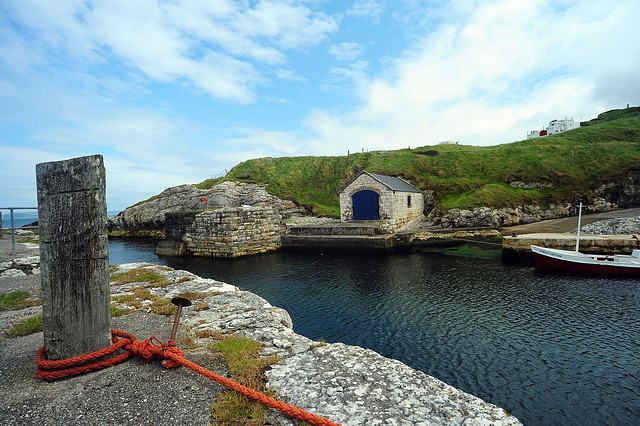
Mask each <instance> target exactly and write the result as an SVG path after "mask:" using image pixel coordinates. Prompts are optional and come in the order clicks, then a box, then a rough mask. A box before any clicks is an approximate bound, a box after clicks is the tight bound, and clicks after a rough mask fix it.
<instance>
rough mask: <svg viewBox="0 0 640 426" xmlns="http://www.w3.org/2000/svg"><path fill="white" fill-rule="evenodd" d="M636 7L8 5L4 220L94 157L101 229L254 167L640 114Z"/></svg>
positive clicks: (502, 139) (330, 2) (510, 3)
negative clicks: (627, 111) (142, 204)
mask: <svg viewBox="0 0 640 426" xmlns="http://www.w3.org/2000/svg"><path fill="white" fill-rule="evenodd" d="M639 22H640V4H639V3H638V0H612V1H602V0H579V1H572V0H559V1H547V0H446V1H445V0H432V1H421V0H351V1H348V0H307V1H305V0H299V1H292V0H264V1H250V0H188V1H178V0H136V1H131V0H97V1H92V0H88V1H81V0H61V1H50V0H3V1H2V2H0V207H35V206H36V205H37V190H36V188H37V183H36V177H35V165H36V164H38V163H43V162H49V161H59V160H64V159H69V158H74V157H80V156H85V155H94V154H101V155H103V157H104V161H105V168H106V173H107V175H106V176H107V204H108V210H109V211H118V210H122V209H124V208H126V207H127V206H130V205H133V204H135V203H137V202H138V201H141V200H144V199H147V198H149V197H151V196H153V195H156V194H159V193H160V192H161V191H163V190H164V189H166V188H169V187H172V186H177V185H181V184H186V183H199V182H202V181H203V180H205V179H208V178H211V177H219V176H223V175H224V174H225V173H226V172H227V171H229V170H230V169H231V168H232V167H233V166H235V165H236V164H238V163H240V162H242V161H245V160H248V159H252V158H260V157H284V156H287V157H289V156H303V155H323V156H324V155H347V153H348V152H351V153H353V152H361V151H373V150H392V149H401V148H408V147H410V148H417V147H422V146H430V145H436V144H438V143H440V142H443V141H458V142H459V143H460V144H466V145H474V146H488V145H498V144H502V143H510V142H515V141H519V140H523V139H526V135H527V132H529V131H531V130H536V129H541V128H543V127H545V126H547V125H548V123H549V121H551V120H554V119H563V118H567V117H568V118H574V120H576V121H578V120H582V121H584V120H589V119H592V118H595V117H596V116H597V115H598V114H599V113H601V112H603V111H607V110H610V109H617V108H624V107H626V106H627V104H630V105H631V106H637V105H640V43H639V42H638V40H640V25H639Z"/></svg>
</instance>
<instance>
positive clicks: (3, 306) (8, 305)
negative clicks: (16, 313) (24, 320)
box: [0, 291, 42, 311]
mask: <svg viewBox="0 0 640 426" xmlns="http://www.w3.org/2000/svg"><path fill="white" fill-rule="evenodd" d="M29 296H30V294H29V292H27V291H14V292H13V293H4V294H0V311H9V310H16V309H23V308H28V307H29V306H37V305H40V304H41V303H42V302H40V301H39V300H27V299H28V298H29Z"/></svg>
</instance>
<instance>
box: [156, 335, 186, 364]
mask: <svg viewBox="0 0 640 426" xmlns="http://www.w3.org/2000/svg"><path fill="white" fill-rule="evenodd" d="M160 348H161V350H162V357H163V358H164V359H163V360H162V366H163V367H164V368H175V367H180V366H181V365H182V363H180V362H177V361H175V358H184V352H183V351H182V349H180V348H178V347H176V341H175V340H169V341H168V342H167V343H163V344H162V346H161V347H160Z"/></svg>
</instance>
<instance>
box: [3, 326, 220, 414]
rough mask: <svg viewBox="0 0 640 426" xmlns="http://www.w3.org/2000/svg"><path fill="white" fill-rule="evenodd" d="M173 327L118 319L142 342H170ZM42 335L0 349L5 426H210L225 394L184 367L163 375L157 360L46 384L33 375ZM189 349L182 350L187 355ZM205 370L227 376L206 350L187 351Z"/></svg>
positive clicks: (10, 342) (128, 363) (13, 341)
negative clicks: (217, 399)
mask: <svg viewBox="0 0 640 426" xmlns="http://www.w3.org/2000/svg"><path fill="white" fill-rule="evenodd" d="M171 323H172V321H171V320H170V319H168V318H166V317H163V316H158V315H152V314H145V313H135V314H130V315H124V316H122V317H117V318H114V319H113V320H112V327H114V328H116V329H121V330H127V331H128V332H131V333H132V334H134V335H135V336H137V337H138V339H139V340H143V339H146V338H148V337H150V336H151V335H152V334H156V335H157V336H159V338H160V339H161V340H166V339H167V337H168V336H169V334H170V332H171V326H172V324H171ZM42 343H43V336H42V333H36V334H32V335H29V336H25V337H18V338H13V339H7V340H4V341H2V342H0V399H1V400H2V402H0V419H2V423H3V424H5V425H32V424H33V425H35V424H37V425H61V424H65V425H87V424H91V425H141V424H155V425H168V424H188V425H208V424H209V422H210V409H211V404H212V403H213V401H214V398H215V396H216V394H218V393H219V392H221V391H222V390H223V387H222V386H220V385H218V384H217V383H215V382H212V381H211V380H209V379H207V378H204V377H202V376H200V375H198V374H196V373H194V372H192V371H191V370H188V369H186V368H184V367H179V368H174V369H165V368H163V367H162V366H161V364H160V362H159V361H144V360H139V359H130V360H128V361H125V362H124V363H122V364H119V365H116V366H114V367H110V368H107V369H105V370H102V371H97V372H93V373H90V374H85V375H81V376H77V377H73V378H68V379H63V380H58V381H54V382H48V381H45V380H40V379H38V378H36V376H35V355H36V351H37V350H38V349H39V348H40V347H41V346H42ZM183 349H184V348H183ZM185 356H186V357H187V358H188V359H189V360H191V361H193V362H196V363H198V364H200V365H202V366H203V367H205V368H207V369H209V370H211V371H214V372H216V373H217V374H221V375H226V366H225V364H224V363H223V362H222V361H219V360H218V359H217V358H214V357H213V356H212V355H211V354H210V353H208V352H205V351H203V350H195V351H188V350H185Z"/></svg>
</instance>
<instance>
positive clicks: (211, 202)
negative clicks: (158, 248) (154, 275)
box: [109, 182, 304, 234]
mask: <svg viewBox="0 0 640 426" xmlns="http://www.w3.org/2000/svg"><path fill="white" fill-rule="evenodd" d="M205 199H206V204H205V202H204V201H205ZM240 206H259V207H271V208H273V209H275V210H278V211H280V212H281V213H282V214H283V215H291V214H294V213H301V212H304V208H302V207H299V206H298V205H296V204H295V203H294V202H292V201H288V200H282V199H280V198H278V197H276V196H274V195H271V194H269V193H268V192H267V191H266V189H265V187H264V185H257V184H252V183H243V182H222V183H220V184H219V185H216V186H214V187H213V188H211V189H198V188H196V187H195V186H193V185H181V186H176V187H173V188H169V189H166V190H164V191H163V192H162V193H160V195H158V196H157V197H155V198H153V199H151V200H148V201H145V202H142V203H139V204H136V205H135V206H131V207H127V208H126V209H125V210H123V211H122V212H120V213H119V214H118V216H115V217H110V218H109V232H112V233H122V234H126V233H136V232H142V231H156V232H157V231H162V229H163V227H164V215H165V213H174V212H185V211H202V210H205V209H216V208H221V207H240Z"/></svg>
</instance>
